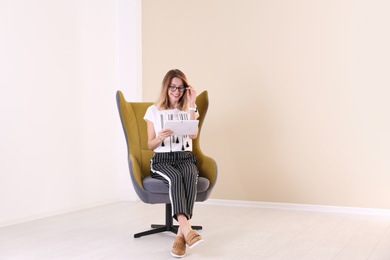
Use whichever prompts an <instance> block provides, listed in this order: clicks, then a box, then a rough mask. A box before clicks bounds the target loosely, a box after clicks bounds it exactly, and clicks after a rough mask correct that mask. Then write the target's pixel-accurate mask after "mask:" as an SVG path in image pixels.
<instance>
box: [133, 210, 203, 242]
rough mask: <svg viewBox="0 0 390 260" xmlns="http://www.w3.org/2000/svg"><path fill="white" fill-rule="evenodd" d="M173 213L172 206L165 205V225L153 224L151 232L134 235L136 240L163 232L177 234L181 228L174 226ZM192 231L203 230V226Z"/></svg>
mask: <svg viewBox="0 0 390 260" xmlns="http://www.w3.org/2000/svg"><path fill="white" fill-rule="evenodd" d="M171 212H172V206H171V204H165V225H156V224H152V225H151V227H152V229H151V230H148V231H144V232H140V233H137V234H134V238H139V237H142V236H147V235H152V234H157V233H161V232H165V231H171V232H173V233H175V234H177V230H178V228H179V226H178V225H173V218H172V216H171ZM192 229H194V230H201V229H202V226H192Z"/></svg>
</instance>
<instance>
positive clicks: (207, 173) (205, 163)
mask: <svg viewBox="0 0 390 260" xmlns="http://www.w3.org/2000/svg"><path fill="white" fill-rule="evenodd" d="M197 161H198V163H197V167H198V170H199V175H200V176H202V177H205V178H207V179H208V180H209V181H210V187H211V188H212V187H213V186H214V185H215V182H216V181H217V175H218V169H217V163H216V162H215V160H214V159H213V158H211V157H208V156H206V155H204V154H203V153H202V155H201V156H198V157H197Z"/></svg>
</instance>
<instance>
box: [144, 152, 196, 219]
mask: <svg viewBox="0 0 390 260" xmlns="http://www.w3.org/2000/svg"><path fill="white" fill-rule="evenodd" d="M150 169H151V172H150V176H152V178H156V179H160V180H162V181H164V182H165V183H166V184H167V185H168V188H169V198H170V200H171V204H172V216H173V217H174V218H175V219H176V220H177V218H176V214H179V213H182V214H184V215H185V216H186V217H187V219H190V218H191V217H192V212H193V208H194V204H195V199H196V193H197V183H198V173H199V171H198V169H197V167H196V158H195V156H193V155H192V153H191V152H168V153H155V154H154V155H153V158H152V160H151V162H150Z"/></svg>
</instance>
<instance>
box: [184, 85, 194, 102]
mask: <svg viewBox="0 0 390 260" xmlns="http://www.w3.org/2000/svg"><path fill="white" fill-rule="evenodd" d="M186 92H187V100H188V102H189V103H190V106H195V101H196V91H195V89H194V88H193V87H192V86H191V85H188V88H187V91H186Z"/></svg>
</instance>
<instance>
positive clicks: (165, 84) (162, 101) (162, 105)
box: [155, 69, 188, 110]
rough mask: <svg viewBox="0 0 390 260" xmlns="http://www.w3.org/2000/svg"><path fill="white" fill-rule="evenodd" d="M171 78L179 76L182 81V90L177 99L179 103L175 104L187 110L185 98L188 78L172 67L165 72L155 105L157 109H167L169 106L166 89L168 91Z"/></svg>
mask: <svg viewBox="0 0 390 260" xmlns="http://www.w3.org/2000/svg"><path fill="white" fill-rule="evenodd" d="M173 78H179V79H181V80H182V81H183V87H184V92H183V95H182V96H181V98H180V99H179V104H178V106H177V108H178V109H180V110H187V109H188V102H187V98H186V89H187V87H188V80H187V77H186V75H184V73H183V72H182V71H181V70H179V69H172V70H170V71H168V72H167V74H165V77H164V79H163V81H162V84H161V92H160V95H159V96H158V98H157V101H156V103H155V105H156V106H157V108H158V109H169V108H170V105H171V104H170V102H169V96H168V91H169V86H170V85H171V82H172V79H173Z"/></svg>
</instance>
